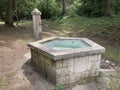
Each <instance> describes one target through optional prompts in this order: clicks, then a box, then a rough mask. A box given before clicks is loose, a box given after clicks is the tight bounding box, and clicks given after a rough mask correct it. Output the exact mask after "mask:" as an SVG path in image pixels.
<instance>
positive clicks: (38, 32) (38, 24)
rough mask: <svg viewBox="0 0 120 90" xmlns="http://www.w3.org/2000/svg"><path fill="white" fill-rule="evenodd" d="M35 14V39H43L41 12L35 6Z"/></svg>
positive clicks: (33, 14) (33, 12)
mask: <svg viewBox="0 0 120 90" xmlns="http://www.w3.org/2000/svg"><path fill="white" fill-rule="evenodd" d="M31 14H32V16H33V32H34V38H35V40H40V39H42V24H41V12H40V11H39V10H38V9H37V8H35V9H34V10H33V11H32V12H31Z"/></svg>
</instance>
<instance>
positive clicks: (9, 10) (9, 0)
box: [5, 0, 13, 27]
mask: <svg viewBox="0 0 120 90" xmlns="http://www.w3.org/2000/svg"><path fill="white" fill-rule="evenodd" d="M6 3H7V8H6V9H7V10H6V11H7V12H6V20H5V25H7V26H10V27H13V5H12V4H13V2H12V0H7V2H6Z"/></svg>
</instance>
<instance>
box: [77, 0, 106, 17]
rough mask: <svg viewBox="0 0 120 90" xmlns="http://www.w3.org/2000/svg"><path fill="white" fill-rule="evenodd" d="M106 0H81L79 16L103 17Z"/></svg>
mask: <svg viewBox="0 0 120 90" xmlns="http://www.w3.org/2000/svg"><path fill="white" fill-rule="evenodd" d="M103 11H104V0H97V1H96V0H81V6H79V8H78V14H79V15H81V16H87V17H100V16H103Z"/></svg>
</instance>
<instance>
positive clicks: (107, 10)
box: [104, 0, 110, 16]
mask: <svg viewBox="0 0 120 90" xmlns="http://www.w3.org/2000/svg"><path fill="white" fill-rule="evenodd" d="M104 16H110V0H105V11H104Z"/></svg>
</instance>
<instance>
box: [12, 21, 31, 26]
mask: <svg viewBox="0 0 120 90" xmlns="http://www.w3.org/2000/svg"><path fill="white" fill-rule="evenodd" d="M16 23H17V22H14V25H16ZM31 24H32V20H21V21H18V25H19V26H27V25H31Z"/></svg>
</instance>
